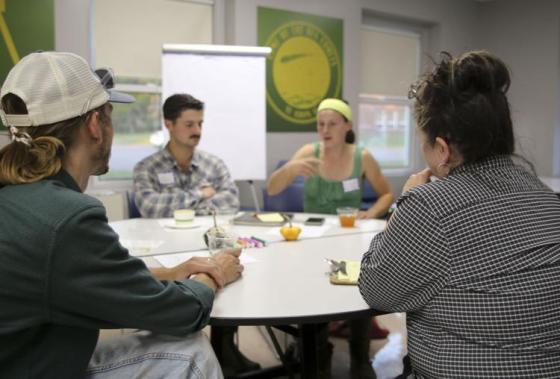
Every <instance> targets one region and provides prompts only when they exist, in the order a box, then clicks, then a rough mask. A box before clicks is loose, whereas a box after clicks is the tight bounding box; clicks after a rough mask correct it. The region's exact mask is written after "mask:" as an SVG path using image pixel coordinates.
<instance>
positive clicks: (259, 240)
mask: <svg viewBox="0 0 560 379" xmlns="http://www.w3.org/2000/svg"><path fill="white" fill-rule="evenodd" d="M251 238H252V239H254V240H255V241H258V242H260V243H262V244H263V246H266V241H265V240H263V239H260V238H257V237H255V236H251Z"/></svg>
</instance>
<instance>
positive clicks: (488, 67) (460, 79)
mask: <svg viewBox="0 0 560 379" xmlns="http://www.w3.org/2000/svg"><path fill="white" fill-rule="evenodd" d="M451 64H452V65H453V67H452V70H453V74H452V76H453V80H452V82H451V83H450V84H451V85H452V86H453V87H454V91H455V92H459V93H465V92H469V93H485V94H495V93H496V92H500V93H501V94H505V93H506V92H507V91H508V89H509V85H510V76H509V70H508V68H507V66H506V64H505V63H504V62H503V61H502V60H501V59H500V58H498V57H496V56H494V55H492V54H490V53H489V52H487V51H484V50H479V51H471V52H468V53H466V54H464V55H462V56H461V57H459V58H457V59H455V60H453V61H452V62H451Z"/></svg>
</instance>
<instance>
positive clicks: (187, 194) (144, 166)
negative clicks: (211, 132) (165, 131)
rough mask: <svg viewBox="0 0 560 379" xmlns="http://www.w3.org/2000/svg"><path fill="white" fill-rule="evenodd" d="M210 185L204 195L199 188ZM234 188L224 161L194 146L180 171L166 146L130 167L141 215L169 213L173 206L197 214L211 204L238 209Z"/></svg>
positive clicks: (231, 210) (222, 209) (223, 209)
mask: <svg viewBox="0 0 560 379" xmlns="http://www.w3.org/2000/svg"><path fill="white" fill-rule="evenodd" d="M205 186H211V187H212V188H214V190H215V191H216V194H215V195H214V196H212V197H210V198H208V199H205V198H204V197H203V195H202V191H201V188H202V187H205ZM238 195H239V193H238V189H237V186H236V185H235V183H234V181H233V180H232V178H231V175H230V173H229V171H228V169H227V167H226V165H225V164H224V162H223V161H222V160H221V159H220V158H218V157H217V156H215V155H212V154H210V153H207V152H205V151H202V150H200V149H196V150H195V151H194V154H193V157H192V160H191V165H190V167H189V169H188V170H186V171H184V170H182V169H180V168H179V166H178V164H177V161H176V160H175V158H174V157H173V156H172V155H171V153H170V152H169V150H168V149H167V148H164V149H162V150H161V151H159V152H157V153H155V154H152V155H150V156H149V157H147V158H144V159H143V160H142V161H140V162H139V163H138V164H136V166H135V167H134V200H135V201H136V205H137V206H138V210H139V211H140V213H141V214H142V217H151V218H154V217H173V211H174V210H175V209H183V208H190V209H194V210H196V212H197V213H198V214H205V213H207V211H208V209H209V208H214V209H216V210H217V211H219V212H223V213H235V212H237V211H238V210H239V197H238Z"/></svg>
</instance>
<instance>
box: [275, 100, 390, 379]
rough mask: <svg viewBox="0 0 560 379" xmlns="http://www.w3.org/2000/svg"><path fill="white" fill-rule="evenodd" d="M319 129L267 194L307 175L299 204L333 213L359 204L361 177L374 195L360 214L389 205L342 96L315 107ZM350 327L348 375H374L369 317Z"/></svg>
mask: <svg viewBox="0 0 560 379" xmlns="http://www.w3.org/2000/svg"><path fill="white" fill-rule="evenodd" d="M317 132H318V134H319V137H320V142H317V143H314V144H307V145H305V146H303V147H302V148H300V149H299V150H298V151H297V152H296V153H295V154H294V156H293V157H292V158H291V159H290V160H289V161H288V162H287V163H286V164H285V165H284V166H282V167H280V168H279V169H278V170H276V171H275V172H274V173H273V174H272V175H271V177H270V179H269V180H268V183H267V191H268V193H269V194H270V195H275V194H277V193H279V192H282V191H283V190H284V188H286V187H287V186H288V185H289V184H290V183H292V182H293V181H294V179H295V178H296V177H297V176H304V177H305V184H304V199H303V208H304V211H305V212H309V213H329V214H334V213H336V208H338V207H343V206H344V207H355V208H359V207H360V204H361V199H362V181H363V180H367V181H368V182H369V183H370V184H371V186H372V187H373V189H374V190H375V191H376V192H377V195H378V199H377V202H375V204H373V206H372V207H371V208H369V209H364V210H361V211H360V213H359V214H358V218H374V217H381V216H383V215H385V214H386V213H387V210H388V209H389V207H390V205H391V204H392V203H393V201H394V199H393V194H392V192H391V188H390V186H389V184H388V182H387V179H386V178H385V177H384V176H383V174H382V173H381V169H380V168H379V165H378V164H377V162H376V161H375V159H373V157H372V155H371V154H370V153H369V152H368V151H367V150H366V149H360V148H358V147H357V146H356V145H354V133H353V131H352V110H351V109H350V107H349V106H348V104H346V103H345V102H344V101H342V100H338V99H325V100H323V101H322V102H321V104H319V108H318V109H317ZM348 325H349V327H350V336H349V340H350V341H349V342H350V358H351V359H350V374H351V377H352V378H366V379H367V378H375V373H374V371H373V369H372V367H371V363H370V362H369V334H370V330H371V323H370V318H365V319H357V320H352V321H349V322H348ZM318 340H319V341H318V347H317V349H318V351H319V354H320V362H322V363H324V367H322V368H321V372H320V375H319V376H320V377H321V378H328V377H330V356H331V354H332V345H331V344H330V343H328V328H327V324H325V325H324V327H323V328H321V332H320V338H319V339H318Z"/></svg>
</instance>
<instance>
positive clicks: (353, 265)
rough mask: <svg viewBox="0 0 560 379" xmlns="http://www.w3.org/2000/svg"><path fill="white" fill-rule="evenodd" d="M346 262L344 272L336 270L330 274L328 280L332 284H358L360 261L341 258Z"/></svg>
mask: <svg viewBox="0 0 560 379" xmlns="http://www.w3.org/2000/svg"><path fill="white" fill-rule="evenodd" d="M340 262H345V263H346V274H344V273H342V272H340V271H337V272H335V273H333V274H331V275H330V277H329V280H330V282H331V283H332V284H354V285H355V284H358V278H359V276H360V262H358V261H347V260H344V259H343V260H341V261H340Z"/></svg>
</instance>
